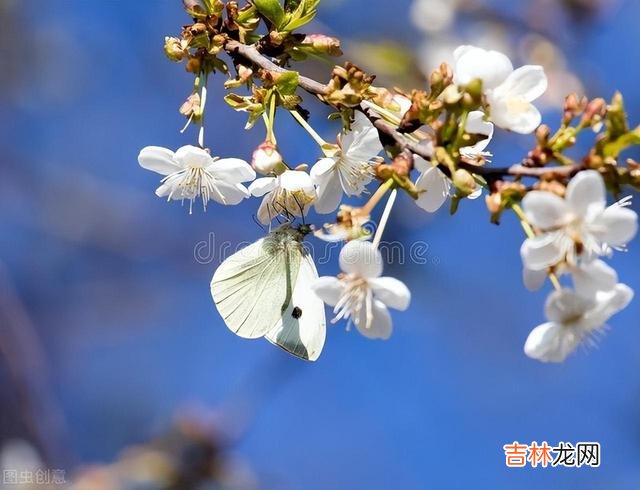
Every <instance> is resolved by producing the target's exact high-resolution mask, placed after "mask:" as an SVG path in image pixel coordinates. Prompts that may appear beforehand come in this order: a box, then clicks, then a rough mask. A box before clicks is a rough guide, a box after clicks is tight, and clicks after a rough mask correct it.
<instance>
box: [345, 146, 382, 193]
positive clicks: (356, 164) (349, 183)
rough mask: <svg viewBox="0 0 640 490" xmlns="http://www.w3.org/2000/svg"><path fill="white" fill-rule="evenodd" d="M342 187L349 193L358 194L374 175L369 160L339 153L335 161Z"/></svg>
mask: <svg viewBox="0 0 640 490" xmlns="http://www.w3.org/2000/svg"><path fill="white" fill-rule="evenodd" d="M336 168H337V169H338V175H339V176H340V183H341V184H342V188H343V189H344V190H345V191H346V192H347V194H349V195H354V194H360V193H361V192H362V191H363V190H364V188H365V186H366V185H367V184H368V183H369V182H371V180H372V179H373V177H374V174H373V169H372V167H371V163H370V162H363V161H360V160H357V159H355V158H352V157H348V156H346V155H339V156H338V161H337V163H336Z"/></svg>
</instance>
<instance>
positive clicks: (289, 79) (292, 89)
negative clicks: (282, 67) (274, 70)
mask: <svg viewBox="0 0 640 490" xmlns="http://www.w3.org/2000/svg"><path fill="white" fill-rule="evenodd" d="M299 79H300V75H299V74H298V72H297V71H285V72H283V73H281V74H280V75H279V76H278V80H277V81H276V86H277V87H278V92H280V94H281V95H294V94H295V93H296V90H297V88H298V81H299Z"/></svg>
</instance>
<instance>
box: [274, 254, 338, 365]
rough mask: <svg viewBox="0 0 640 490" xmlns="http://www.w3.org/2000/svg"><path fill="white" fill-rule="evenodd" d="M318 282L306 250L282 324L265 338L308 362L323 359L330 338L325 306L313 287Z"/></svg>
mask: <svg viewBox="0 0 640 490" xmlns="http://www.w3.org/2000/svg"><path fill="white" fill-rule="evenodd" d="M300 248H301V249H302V247H300ZM316 279H318V271H317V270H316V266H315V264H314V263H313V259H312V258H311V256H310V255H309V254H307V253H305V252H304V250H302V252H301V260H300V268H299V271H298V275H297V277H296V281H295V287H294V288H293V295H292V297H291V302H290V304H289V305H288V307H287V309H286V310H285V311H284V313H283V314H282V319H281V321H279V322H278V324H277V325H276V326H275V327H274V328H273V329H272V330H271V331H269V332H268V333H267V334H266V335H265V338H266V339H267V340H268V341H269V342H271V343H272V344H274V345H277V346H279V347H281V348H282V349H284V350H286V351H287V352H289V353H290V354H293V355H294V356H296V357H299V358H301V359H305V360H307V361H315V360H317V359H318V357H320V353H321V352H322V348H323V346H324V340H325V336H326V319H325V313H324V303H323V302H322V300H321V299H320V298H318V297H317V296H316V295H315V293H314V292H313V291H312V290H311V288H310V285H311V283H312V282H313V281H314V280H316Z"/></svg>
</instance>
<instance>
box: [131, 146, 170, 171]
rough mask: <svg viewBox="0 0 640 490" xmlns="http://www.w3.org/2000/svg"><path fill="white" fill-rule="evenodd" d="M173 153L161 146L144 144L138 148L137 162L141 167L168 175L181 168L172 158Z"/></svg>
mask: <svg viewBox="0 0 640 490" xmlns="http://www.w3.org/2000/svg"><path fill="white" fill-rule="evenodd" d="M173 157H174V153H173V152H172V151H171V150H169V149H168V148H162V147H161V146H146V147H145V148H143V149H142V150H140V154H139V155H138V163H139V164H140V166H141V167H142V168H146V169H147V170H151V171H152V172H157V173H159V174H161V175H169V174H172V173H174V172H177V171H179V170H181V167H180V166H179V165H178V164H177V163H176V162H175V161H174V159H173Z"/></svg>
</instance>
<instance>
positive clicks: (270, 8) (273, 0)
mask: <svg viewBox="0 0 640 490" xmlns="http://www.w3.org/2000/svg"><path fill="white" fill-rule="evenodd" d="M252 3H253V4H254V5H255V6H256V8H257V9H258V12H260V14H261V15H262V16H263V17H266V18H267V19H269V20H270V21H271V23H272V24H273V25H274V26H276V27H279V26H280V24H282V21H283V20H284V19H285V13H284V9H283V8H282V5H281V4H280V0H252Z"/></svg>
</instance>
